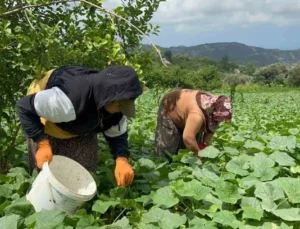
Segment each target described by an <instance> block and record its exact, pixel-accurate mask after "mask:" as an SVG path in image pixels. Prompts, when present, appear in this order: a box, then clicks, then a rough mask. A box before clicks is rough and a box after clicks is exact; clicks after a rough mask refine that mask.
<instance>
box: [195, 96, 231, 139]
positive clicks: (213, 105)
mask: <svg viewBox="0 0 300 229" xmlns="http://www.w3.org/2000/svg"><path fill="white" fill-rule="evenodd" d="M197 102H198V104H199V107H200V108H201V110H202V112H203V113H204V116H205V119H206V120H205V121H206V123H205V124H206V130H207V131H209V132H211V133H214V132H215V131H216V130H217V129H218V127H219V125H220V123H221V122H224V121H231V119H232V103H231V100H230V98H229V97H227V96H224V95H221V96H214V95H210V94H208V93H203V92H199V93H198V94H197Z"/></svg>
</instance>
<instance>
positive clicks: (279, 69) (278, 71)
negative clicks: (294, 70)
mask: <svg viewBox="0 0 300 229" xmlns="http://www.w3.org/2000/svg"><path fill="white" fill-rule="evenodd" d="M287 75H288V68H287V67H286V66H285V65H284V64H272V65H269V66H266V67H263V68H260V69H259V70H258V71H257V72H256V73H255V74H254V79H255V82H258V83H260V82H261V83H264V84H267V85H269V86H271V84H272V83H276V79H277V80H278V81H277V83H279V82H282V81H285V79H286V77H287Z"/></svg>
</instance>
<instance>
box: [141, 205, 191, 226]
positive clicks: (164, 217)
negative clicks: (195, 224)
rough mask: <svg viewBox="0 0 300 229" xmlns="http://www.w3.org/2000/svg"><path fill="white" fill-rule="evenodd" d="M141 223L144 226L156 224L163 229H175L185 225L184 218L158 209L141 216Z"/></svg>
mask: <svg viewBox="0 0 300 229" xmlns="http://www.w3.org/2000/svg"><path fill="white" fill-rule="evenodd" d="M142 222H144V223H146V224H147V223H157V224H158V225H159V226H160V227H161V228H164V229H175V228H178V227H179V226H181V225H184V224H185V222H186V216H185V215H178V214H174V213H171V212H169V211H168V210H162V209H160V208H152V209H151V210H150V211H149V212H147V213H145V214H144V215H143V216H142Z"/></svg>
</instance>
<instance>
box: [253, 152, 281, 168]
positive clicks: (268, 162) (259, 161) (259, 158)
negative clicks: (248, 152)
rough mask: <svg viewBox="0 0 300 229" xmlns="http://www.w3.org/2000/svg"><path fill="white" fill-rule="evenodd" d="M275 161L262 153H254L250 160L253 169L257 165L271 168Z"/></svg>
mask: <svg viewBox="0 0 300 229" xmlns="http://www.w3.org/2000/svg"><path fill="white" fill-rule="evenodd" d="M274 165H275V162H274V161H273V160H272V159H270V158H269V157H268V156H267V155H266V154H264V153H258V154H256V155H255V156H254V157H253V158H252V161H251V167H252V168H253V169H254V170H255V169H258V168H259V167H262V166H263V167H265V168H272V167H274Z"/></svg>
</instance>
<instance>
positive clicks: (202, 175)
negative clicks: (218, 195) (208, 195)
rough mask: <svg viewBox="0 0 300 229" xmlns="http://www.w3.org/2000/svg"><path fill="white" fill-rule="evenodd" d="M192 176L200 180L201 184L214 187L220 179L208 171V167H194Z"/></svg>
mask: <svg viewBox="0 0 300 229" xmlns="http://www.w3.org/2000/svg"><path fill="white" fill-rule="evenodd" d="M193 176H194V177H196V178H197V179H198V180H200V181H201V182H202V183H203V184H205V185H208V186H211V187H215V186H216V185H217V183H218V182H219V181H220V180H221V179H220V177H218V175H216V174H215V173H213V172H211V171H209V170H208V169H206V168H204V169H199V168H197V169H195V170H194V171H193Z"/></svg>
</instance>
